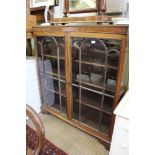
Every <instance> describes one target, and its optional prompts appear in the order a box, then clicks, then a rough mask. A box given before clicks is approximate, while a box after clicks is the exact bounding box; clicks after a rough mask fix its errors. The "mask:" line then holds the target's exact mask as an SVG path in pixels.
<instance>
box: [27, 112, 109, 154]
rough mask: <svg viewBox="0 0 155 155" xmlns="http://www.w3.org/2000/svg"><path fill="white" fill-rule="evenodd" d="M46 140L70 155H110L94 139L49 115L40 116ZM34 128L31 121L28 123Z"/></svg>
mask: <svg viewBox="0 0 155 155" xmlns="http://www.w3.org/2000/svg"><path fill="white" fill-rule="evenodd" d="M40 117H41V119H42V121H43V124H44V127H45V135H46V138H47V139H48V140H49V141H51V142H52V143H54V144H55V145H56V146H58V147H59V148H61V149H63V150H64V151H65V152H66V153H68V154H69V155H108V151H106V150H105V148H104V146H103V145H102V144H100V143H99V142H98V140H97V139H95V138H94V137H92V136H90V135H88V134H86V133H84V132H82V131H81V130H79V129H77V128H75V127H73V126H71V125H69V124H67V123H65V122H64V121H62V120H60V119H58V118H56V117H54V116H52V115H47V114H40ZM27 124H28V125H30V126H31V127H32V128H34V126H33V125H32V123H31V122H30V121H28V122H27Z"/></svg>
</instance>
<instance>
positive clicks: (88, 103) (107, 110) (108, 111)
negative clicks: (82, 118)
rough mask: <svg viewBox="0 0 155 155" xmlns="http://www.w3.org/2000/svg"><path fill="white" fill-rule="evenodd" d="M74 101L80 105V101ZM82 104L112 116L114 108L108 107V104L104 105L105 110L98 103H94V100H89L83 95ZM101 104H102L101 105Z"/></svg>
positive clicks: (75, 98)
mask: <svg viewBox="0 0 155 155" xmlns="http://www.w3.org/2000/svg"><path fill="white" fill-rule="evenodd" d="M73 100H75V101H76V102H78V103H79V99H77V97H74V98H73ZM81 104H82V105H85V106H87V107H90V108H93V109H95V110H98V111H101V112H103V113H105V114H107V115H112V111H113V107H112V106H111V107H110V106H108V105H107V104H103V108H102V107H101V105H99V103H98V101H95V100H94V101H93V100H92V99H89V98H87V97H86V96H84V95H81ZM100 104H101V103H100Z"/></svg>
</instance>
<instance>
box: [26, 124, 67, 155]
mask: <svg viewBox="0 0 155 155" xmlns="http://www.w3.org/2000/svg"><path fill="white" fill-rule="evenodd" d="M37 142H38V136H37V132H36V131H35V130H33V129H32V128H31V127H29V126H28V125H26V146H27V147H29V148H30V149H32V150H34V149H35V147H36V144H37ZM40 155H67V153H65V152H64V151H63V150H61V149H60V148H58V147H57V146H55V145H54V144H52V143H51V142H50V141H48V140H47V139H46V141H45V145H44V147H43V149H42V152H41V154H40Z"/></svg>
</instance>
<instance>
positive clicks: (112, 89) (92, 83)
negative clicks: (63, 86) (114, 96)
mask: <svg viewBox="0 0 155 155" xmlns="http://www.w3.org/2000/svg"><path fill="white" fill-rule="evenodd" d="M75 82H76V83H77V84H78V85H79V80H73V83H75ZM76 83H75V84H76ZM81 84H82V85H83V86H85V85H86V86H92V87H94V88H97V89H101V91H102V90H103V82H98V83H97V82H96V83H95V82H91V81H81ZM105 90H108V91H110V92H112V93H115V87H112V86H109V85H108V84H106V86H105Z"/></svg>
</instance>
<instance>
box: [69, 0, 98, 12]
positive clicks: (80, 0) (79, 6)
mask: <svg viewBox="0 0 155 155" xmlns="http://www.w3.org/2000/svg"><path fill="white" fill-rule="evenodd" d="M95 7H96V0H87V1H86V0H69V10H84V9H89V8H95Z"/></svg>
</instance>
